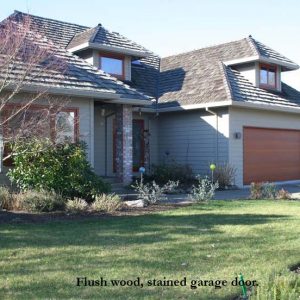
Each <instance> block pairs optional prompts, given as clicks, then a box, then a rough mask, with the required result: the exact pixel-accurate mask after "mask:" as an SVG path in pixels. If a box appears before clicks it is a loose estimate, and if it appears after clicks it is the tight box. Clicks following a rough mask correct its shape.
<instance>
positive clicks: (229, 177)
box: [214, 164, 236, 188]
mask: <svg viewBox="0 0 300 300" xmlns="http://www.w3.org/2000/svg"><path fill="white" fill-rule="evenodd" d="M235 174H236V168H234V167H233V166H231V165H230V164H225V165H217V166H216V169H215V170H214V181H215V182H218V183H219V187H221V188H225V187H228V186H231V185H233V184H234V180H235Z"/></svg>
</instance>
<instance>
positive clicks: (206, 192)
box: [190, 176, 219, 202]
mask: <svg viewBox="0 0 300 300" xmlns="http://www.w3.org/2000/svg"><path fill="white" fill-rule="evenodd" d="M197 179H198V185H196V186H195V185H194V186H193V188H192V191H191V195H190V197H191V199H192V200H194V201H197V202H204V201H208V200H211V199H213V197H214V195H215V190H216V189H217V188H218V187H219V184H218V182H215V183H213V182H211V181H210V180H209V179H208V177H204V178H201V177H200V176H198V177H197Z"/></svg>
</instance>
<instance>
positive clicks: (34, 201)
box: [15, 190, 65, 212]
mask: <svg viewBox="0 0 300 300" xmlns="http://www.w3.org/2000/svg"><path fill="white" fill-rule="evenodd" d="M15 197H17V199H18V201H19V203H20V206H21V208H22V209H25V210H27V211H32V212H50V211H55V210H62V209H63V208H64V206H65V201H64V199H63V197H62V196H61V195H59V194H57V193H55V192H49V191H43V190H41V191H32V190H29V191H26V192H24V193H20V194H18V195H15Z"/></svg>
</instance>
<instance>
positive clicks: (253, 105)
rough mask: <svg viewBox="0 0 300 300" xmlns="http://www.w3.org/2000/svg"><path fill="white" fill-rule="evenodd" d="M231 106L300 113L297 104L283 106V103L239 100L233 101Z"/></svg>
mask: <svg viewBox="0 0 300 300" xmlns="http://www.w3.org/2000/svg"><path fill="white" fill-rule="evenodd" d="M232 106H233V107H241V108H249V109H259V110H267V111H279V112H286V113H294V114H300V107H299V106H295V107H293V106H290V107H288V106H283V105H279V104H278V105H275V104H265V103H263V104H261V103H251V102H241V101H233V102H232Z"/></svg>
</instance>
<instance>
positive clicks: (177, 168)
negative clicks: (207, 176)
mask: <svg viewBox="0 0 300 300" xmlns="http://www.w3.org/2000/svg"><path fill="white" fill-rule="evenodd" d="M151 169H152V170H151V176H149V179H150V180H152V181H153V180H154V181H155V182H157V183H159V184H166V183H167V182H168V181H169V180H171V181H179V182H180V183H190V182H191V181H193V180H194V174H193V171H192V168H191V167H190V166H189V165H182V164H178V163H174V162H173V163H168V164H167V163H164V164H161V165H153V166H152V168H151Z"/></svg>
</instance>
